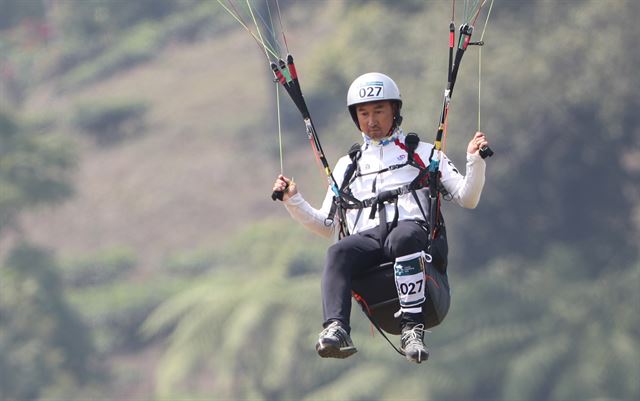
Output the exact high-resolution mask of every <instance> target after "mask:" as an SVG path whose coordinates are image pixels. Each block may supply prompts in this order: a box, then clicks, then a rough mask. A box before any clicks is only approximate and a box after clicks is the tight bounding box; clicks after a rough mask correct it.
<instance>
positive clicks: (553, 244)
mask: <svg viewBox="0 0 640 401" xmlns="http://www.w3.org/2000/svg"><path fill="white" fill-rule="evenodd" d="M232 3H233V4H234V5H236V6H237V7H238V8H239V9H240V11H241V12H243V13H245V12H246V10H245V8H243V7H244V3H243V2H241V1H238V2H236V1H234V2H232ZM279 3H280V7H281V11H282V20H283V23H284V27H285V32H286V35H287V42H288V47H289V49H290V50H291V52H292V53H293V55H294V56H295V57H296V66H297V69H298V73H299V76H300V79H301V83H302V87H303V91H304V93H305V98H306V100H307V103H308V105H309V107H310V109H311V113H312V115H313V117H314V122H315V124H316V128H317V129H318V132H319V135H320V139H321V141H322V145H323V148H324V150H325V153H326V154H327V157H328V159H329V162H330V163H331V164H333V163H335V162H336V161H337V159H338V158H339V157H340V156H341V155H343V154H344V153H345V152H346V150H347V149H348V148H349V146H350V145H351V144H352V143H353V142H356V141H358V140H359V139H360V137H359V133H358V132H356V130H355V128H354V127H353V123H352V122H351V120H350V118H349V115H348V112H347V111H346V108H345V106H344V103H345V97H346V89H347V88H348V85H349V84H350V82H351V81H352V80H353V79H354V78H355V77H356V76H358V75H360V74H362V73H364V72H368V71H380V72H384V73H386V74H388V75H390V76H391V77H393V78H394V79H395V80H396V82H397V83H398V85H399V86H400V88H401V90H402V95H403V99H404V107H403V115H404V123H403V127H404V129H405V131H407V132H411V131H413V132H417V133H418V134H419V135H420V137H421V138H422V139H423V140H426V141H431V140H432V139H433V137H434V135H435V128H436V125H437V121H438V117H439V111H440V110H439V108H440V107H441V101H442V100H441V96H442V90H443V89H444V85H445V79H446V73H445V72H446V62H447V43H448V42H447V39H448V25H449V21H450V13H451V3H450V2H449V1H444V0H442V1H440V0H433V1H421V0H403V1H391V0H377V1H373V0H371V1H365V0H326V1H320V0H318V1H312V0H305V1H294V0H280V2H279ZM458 3H459V5H458V7H457V9H458V14H459V15H457V17H456V20H457V21H458V22H460V19H461V13H462V1H458ZM227 4H228V3H227ZM252 4H254V5H255V10H256V11H257V12H259V13H260V14H261V15H263V16H266V15H267V13H268V11H269V9H268V8H267V4H270V5H273V3H272V2H263V1H258V2H252ZM0 10H1V12H0V399H2V400H7V401H23V400H54V399H55V400H88V399H100V400H187V399H188V400H274V401H275V400H341V401H342V400H425V399H438V400H463V399H487V400H489V399H491V400H494V399H495V400H577V399H596V398H597V399H612V400H632V399H638V398H640V380H638V378H639V377H640V315H639V314H638V308H639V307H640V295H639V294H640V291H638V289H639V288H640V256H639V254H638V249H639V246H638V244H640V201H639V200H640V185H639V183H640V117H639V116H638V112H637V110H639V109H640V97H639V96H638V94H637V92H638V87H639V85H638V78H637V71H636V69H637V65H640V49H639V48H638V46H637V43H636V38H637V37H638V35H639V34H640V26H639V25H638V24H637V23H636V22H637V21H636V19H637V16H638V15H640V3H639V2H637V1H634V0H564V1H544V0H538V1H533V0H532V1H509V0H502V1H500V0H497V1H496V3H495V6H494V8H493V11H492V15H491V19H490V21H489V25H488V28H487V31H486V37H485V41H486V45H485V46H484V48H483V50H482V102H481V108H482V120H481V128H482V130H483V131H485V132H486V133H487V135H488V136H489V138H490V141H491V147H492V148H493V149H494V150H495V152H496V155H495V156H494V157H493V158H491V159H488V166H487V183H486V185H485V189H484V192H483V196H482V200H481V202H480V205H479V206H478V208H477V209H475V210H463V209H461V208H457V207H454V206H452V205H449V204H446V205H445V207H444V214H445V218H446V221H447V224H448V233H449V247H450V270H449V275H450V281H451V284H452V292H453V304H452V308H451V310H450V312H449V316H448V317H447V319H446V320H445V321H444V323H443V324H442V325H441V326H439V327H436V328H434V329H433V330H432V333H430V334H428V335H427V338H426V342H427V344H428V345H429V347H430V348H431V358H430V360H429V361H428V363H426V364H423V365H420V366H415V365H413V364H409V363H407V362H406V360H404V359H403V358H401V357H399V356H398V355H397V354H395V352H394V351H393V350H392V349H391V348H390V347H389V346H388V345H387V344H386V343H385V342H384V340H383V339H382V338H381V337H380V336H379V335H376V336H374V337H372V336H371V334H370V329H369V325H368V322H367V321H366V319H365V318H364V316H363V315H362V314H361V313H360V312H359V310H358V307H357V306H354V310H353V320H354V322H353V324H354V330H353V333H352V337H353V339H354V342H355V343H356V346H357V347H358V349H359V352H358V354H356V355H355V356H354V357H352V358H350V359H348V360H344V361H334V360H321V359H320V358H318V357H317V356H316V355H315V351H314V349H313V345H314V343H315V340H316V336H317V333H318V332H319V330H320V329H321V326H320V324H321V305H320V288H319V287H320V273H321V270H322V265H323V259H324V251H325V249H326V247H327V246H328V245H329V242H328V241H326V240H324V239H320V238H318V237H314V236H313V235H311V234H309V233H306V232H305V231H304V230H303V229H302V228H301V227H299V226H297V225H296V224H294V223H293V221H292V220H291V219H290V218H289V216H288V214H287V213H286V211H285V210H284V208H283V207H282V205H280V204H279V203H276V202H272V201H271V200H270V193H271V186H272V183H273V180H274V179H275V177H276V176H277V174H278V173H279V172H280V159H279V152H278V132H277V118H276V116H277V113H276V89H275V86H274V84H273V82H272V78H271V72H270V70H269V68H268V66H267V65H266V63H265V57H264V54H263V53H261V51H260V49H259V48H258V47H257V46H256V44H255V42H254V41H253V39H252V38H251V37H250V36H249V35H248V34H247V32H246V31H245V30H244V29H243V28H242V26H241V25H240V24H239V23H238V22H237V21H235V20H234V19H233V18H231V16H230V15H229V14H228V13H226V11H225V10H224V9H223V8H222V7H221V6H220V5H219V3H218V2H217V1H215V0H136V1H125V0H0ZM245 15H246V14H245ZM485 16H486V10H485V14H483V15H482V16H481V18H480V19H481V20H482V21H484V20H483V18H484V17H485ZM476 35H478V36H479V30H478V31H477V32H476ZM477 75H478V48H476V47H473V48H470V49H469V50H468V52H467V55H466V56H465V60H464V61H463V64H462V68H461V71H460V75H459V78H458V83H457V86H456V94H455V97H454V99H453V103H452V111H451V114H450V126H449V137H448V138H447V144H446V146H447V148H446V152H447V154H448V156H449V157H450V158H451V159H452V160H453V161H454V163H456V165H457V166H458V167H460V168H463V167H464V161H465V147H466V143H467V141H468V139H469V138H470V136H471V135H472V134H473V132H474V131H475V130H476V129H477V126H478V115H477V114H478V112H477V110H478V77H477ZM280 102H281V110H282V126H283V144H284V170H285V174H287V175H288V176H293V177H295V179H296V182H298V184H299V187H300V188H301V191H302V192H303V193H304V195H305V197H306V198H307V199H308V200H309V201H310V202H311V203H312V204H314V205H319V203H320V202H321V200H322V198H323V196H324V193H325V191H326V180H325V179H324V178H323V175H322V173H321V172H320V171H319V169H318V168H317V166H316V162H315V161H314V157H313V154H312V152H311V149H310V147H309V145H308V142H307V140H306V135H305V133H304V127H303V125H302V122H301V121H300V117H299V115H298V114H297V112H296V110H295V107H294V106H293V104H292V103H291V102H290V101H289V99H288V98H287V97H286V95H285V94H284V93H281V96H280ZM393 340H394V341H399V340H398V339H397V338H394V339H393Z"/></svg>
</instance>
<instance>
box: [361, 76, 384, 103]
mask: <svg viewBox="0 0 640 401" xmlns="http://www.w3.org/2000/svg"><path fill="white" fill-rule="evenodd" d="M358 96H359V97H360V99H371V100H376V99H384V83H383V82H382V81H370V82H367V83H365V84H364V85H362V86H361V87H360V89H359V90H358Z"/></svg>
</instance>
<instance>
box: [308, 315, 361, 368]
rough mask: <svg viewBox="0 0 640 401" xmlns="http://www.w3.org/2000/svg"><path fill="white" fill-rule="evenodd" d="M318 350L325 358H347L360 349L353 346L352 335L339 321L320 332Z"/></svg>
mask: <svg viewBox="0 0 640 401" xmlns="http://www.w3.org/2000/svg"><path fill="white" fill-rule="evenodd" d="M316 351H317V352H318V355H320V356H321V357H323V358H340V359H344V358H347V357H349V356H351V355H353V354H355V353H356V352H358V350H357V349H356V347H354V346H353V342H352V341H351V337H349V334H348V333H347V331H346V330H345V329H343V328H342V326H340V323H338V322H335V321H334V322H332V323H331V324H330V325H329V326H327V327H326V328H325V329H324V330H322V332H320V335H319V338H318V342H317V343H316Z"/></svg>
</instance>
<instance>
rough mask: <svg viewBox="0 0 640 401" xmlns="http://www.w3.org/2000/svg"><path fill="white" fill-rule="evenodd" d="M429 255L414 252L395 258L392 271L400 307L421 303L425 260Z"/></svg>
mask: <svg viewBox="0 0 640 401" xmlns="http://www.w3.org/2000/svg"><path fill="white" fill-rule="evenodd" d="M429 256H430V255H428V254H425V253H424V252H416V253H413V254H411V255H406V256H401V257H399V258H396V262H395V265H394V273H395V280H396V289H397V290H398V298H399V300H400V306H401V307H402V308H411V307H416V306H419V305H421V304H422V303H423V302H424V301H425V299H426V296H425V275H424V270H425V261H429V260H428V259H427V257H429Z"/></svg>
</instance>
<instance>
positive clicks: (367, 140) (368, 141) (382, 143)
mask: <svg viewBox="0 0 640 401" xmlns="http://www.w3.org/2000/svg"><path fill="white" fill-rule="evenodd" d="M403 137H404V132H402V128H400V127H396V128H395V129H394V130H393V133H392V134H391V135H389V136H387V137H385V138H382V139H379V140H377V139H371V138H369V137H368V136H367V134H365V133H364V132H362V139H364V143H365V145H367V146H369V145H373V146H386V145H388V144H390V143H393V142H395V140H396V139H400V141H402V140H403Z"/></svg>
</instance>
